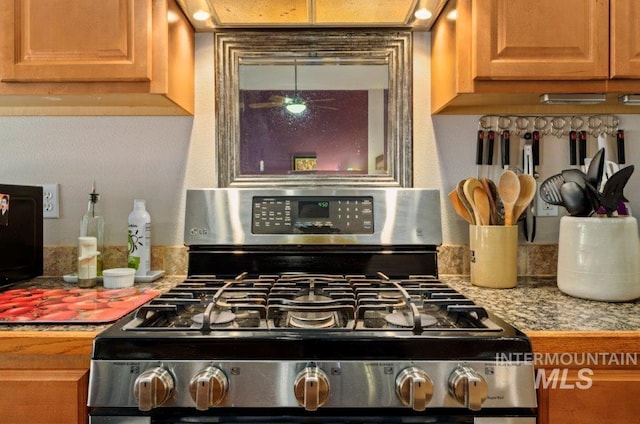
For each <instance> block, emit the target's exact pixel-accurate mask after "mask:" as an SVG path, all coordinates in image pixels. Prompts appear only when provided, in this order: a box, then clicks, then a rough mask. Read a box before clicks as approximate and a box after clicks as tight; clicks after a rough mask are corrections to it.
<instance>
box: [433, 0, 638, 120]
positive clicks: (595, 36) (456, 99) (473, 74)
mask: <svg viewBox="0 0 640 424" xmlns="http://www.w3.org/2000/svg"><path fill="white" fill-rule="evenodd" d="M454 8H455V9H456V11H457V19H456V20H450V19H448V18H447V16H448V12H450V11H452V10H453V9H454ZM638 22H640V1H638V0H562V1H559V0H536V1H530V0H450V1H449V2H448V3H447V6H446V10H445V12H444V13H443V14H442V15H441V16H440V18H439V19H438V21H437V22H436V23H435V25H434V26H433V28H432V32H431V79H432V83H431V106H432V112H433V113H455V114H460V113H473V114H478V113H482V114H484V113H638V112H637V111H636V110H635V109H633V108H632V107H631V106H625V105H621V104H619V103H618V97H619V96H620V95H621V94H626V93H640V25H638ZM546 93H549V94H552V93H604V94H606V99H607V100H606V102H605V103H604V104H598V105H542V104H541V103H540V95H541V94H546Z"/></svg>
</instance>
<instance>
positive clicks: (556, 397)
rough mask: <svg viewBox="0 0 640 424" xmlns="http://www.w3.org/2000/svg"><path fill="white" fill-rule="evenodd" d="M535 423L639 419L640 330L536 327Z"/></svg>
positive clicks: (621, 423) (618, 423)
mask: <svg viewBox="0 0 640 424" xmlns="http://www.w3.org/2000/svg"><path fill="white" fill-rule="evenodd" d="M527 334H528V335H529V337H530V338H531V341H532V344H533V350H534V352H535V364H536V386H537V388H538V415H539V417H538V424H567V423H589V424H600V423H602V424H604V423H607V424H636V423H638V422H640V402H638V399H640V331H589V332H586V331H585V332H580V331H575V332H573V331H571V332H557V331H536V332H530V333H527Z"/></svg>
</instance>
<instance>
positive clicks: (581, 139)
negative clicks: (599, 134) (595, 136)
mask: <svg viewBox="0 0 640 424" xmlns="http://www.w3.org/2000/svg"><path fill="white" fill-rule="evenodd" d="M586 157H587V132H586V131H580V132H579V133H578V160H579V162H578V164H579V165H580V166H584V160H585V159H586Z"/></svg>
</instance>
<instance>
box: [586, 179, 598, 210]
mask: <svg viewBox="0 0 640 424" xmlns="http://www.w3.org/2000/svg"><path fill="white" fill-rule="evenodd" d="M585 193H586V194H587V199H589V203H590V204H591V209H592V210H593V211H594V212H595V211H597V210H598V209H599V208H600V193H599V192H598V190H596V188H595V187H594V186H592V185H591V183H589V182H588V181H585Z"/></svg>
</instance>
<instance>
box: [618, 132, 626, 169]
mask: <svg viewBox="0 0 640 424" xmlns="http://www.w3.org/2000/svg"><path fill="white" fill-rule="evenodd" d="M616 147H617V148H618V163H619V164H623V163H625V161H626V159H625V157H624V130H618V133H617V134H616Z"/></svg>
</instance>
